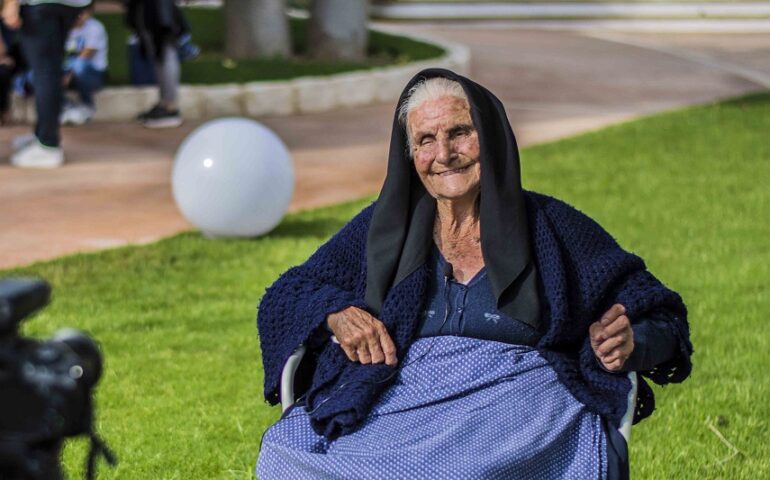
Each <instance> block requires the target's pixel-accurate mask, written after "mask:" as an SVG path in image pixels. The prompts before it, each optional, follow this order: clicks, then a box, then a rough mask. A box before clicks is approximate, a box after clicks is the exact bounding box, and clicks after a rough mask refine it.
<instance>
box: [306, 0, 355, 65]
mask: <svg viewBox="0 0 770 480" xmlns="http://www.w3.org/2000/svg"><path fill="white" fill-rule="evenodd" d="M368 17H369V1H368V0H313V5H312V7H311V13H310V27H309V31H308V42H309V44H308V51H309V52H310V56H311V57H313V58H318V59H325V60H363V59H364V58H366V47H367V44H368V42H369V32H368V31H367V29H366V21H367V19H368Z"/></svg>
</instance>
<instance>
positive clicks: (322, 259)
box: [257, 205, 373, 404]
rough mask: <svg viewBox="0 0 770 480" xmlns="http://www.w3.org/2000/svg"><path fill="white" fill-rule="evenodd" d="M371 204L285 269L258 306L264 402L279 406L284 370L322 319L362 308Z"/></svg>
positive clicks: (363, 304) (320, 323)
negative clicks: (311, 252) (353, 307)
mask: <svg viewBox="0 0 770 480" xmlns="http://www.w3.org/2000/svg"><path fill="white" fill-rule="evenodd" d="M372 210H373V205H372V206H369V207H367V208H366V209H364V210H363V211H362V212H361V213H359V214H358V215H357V216H356V217H355V218H353V220H351V221H350V222H349V223H348V224H347V225H346V226H345V227H343V228H342V230H340V231H339V232H337V234H335V235H334V236H333V237H332V238H331V239H330V240H329V241H328V242H326V243H325V244H324V245H322V246H321V247H320V248H319V249H318V250H317V251H316V252H315V253H314V254H313V255H312V256H311V257H310V258H309V259H308V260H307V261H306V262H305V263H303V264H302V265H299V266H296V267H293V268H291V269H289V270H288V271H287V272H286V273H284V274H283V275H281V276H280V277H279V278H278V280H276V281H275V283H273V285H272V286H270V287H269V288H268V289H267V290H266V291H265V295H264V296H263V297H262V300H261V302H260V304H259V311H258V314H257V329H258V332H259V339H260V346H261V349H262V365H263V367H264V371H265V383H264V393H265V399H266V400H267V401H268V402H270V403H271V404H276V403H278V402H279V401H280V399H279V396H278V392H279V388H280V385H279V383H280V376H281V370H282V368H283V365H284V364H285V363H286V360H287V359H288V358H289V356H290V355H291V354H292V352H293V351H294V350H295V349H296V348H297V346H299V345H300V344H303V343H305V342H307V341H308V339H309V337H310V336H311V335H312V334H313V332H314V331H315V330H316V329H317V328H318V327H319V326H320V325H322V323H323V322H324V321H326V317H327V316H328V315H329V314H331V313H334V312H338V311H340V310H342V309H344V308H346V307H348V306H351V305H353V306H358V307H361V308H364V306H365V303H364V300H363V297H364V284H365V280H366V275H365V268H366V254H365V249H366V235H367V230H368V225H369V221H370V219H371V215H372Z"/></svg>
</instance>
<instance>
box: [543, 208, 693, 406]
mask: <svg viewBox="0 0 770 480" xmlns="http://www.w3.org/2000/svg"><path fill="white" fill-rule="evenodd" d="M540 201H541V204H543V203H544V204H545V205H547V206H546V211H547V212H548V216H549V218H550V219H551V220H552V222H553V224H554V225H556V226H558V227H557V228H556V231H557V235H558V236H559V237H560V238H559V240H560V243H561V245H562V248H563V249H564V251H565V252H567V253H568V254H567V255H565V257H564V261H565V263H566V265H565V267H566V268H565V270H566V277H567V278H566V280H567V283H568V284H569V296H570V297H571V298H570V301H569V304H570V306H571V307H572V308H573V310H572V311H571V312H570V313H571V315H572V317H573V320H574V321H577V322H578V323H579V324H580V328H579V330H578V331H579V332H583V333H582V335H583V339H582V346H581V349H580V354H579V357H580V370H581V374H582V376H583V378H585V379H586V380H588V381H589V383H590V384H591V385H592V387H593V388H594V389H595V390H596V393H597V394H599V396H609V395H610V391H609V390H610V387H609V385H610V384H611V383H612V382H607V380H608V379H607V375H617V374H610V373H607V372H605V371H603V370H602V369H601V368H600V367H599V365H598V363H597V362H596V359H595V355H594V352H593V349H592V348H591V344H590V340H589V339H588V336H587V331H588V326H589V325H590V324H591V323H593V322H594V321H596V320H598V319H599V318H600V317H601V315H602V314H603V313H604V312H605V311H606V310H608V309H609V308H610V307H611V306H612V305H613V304H615V303H620V304H622V305H623V306H625V307H626V312H627V315H628V317H629V319H631V321H632V323H633V322H635V321H636V320H639V319H642V318H645V316H648V315H649V314H651V313H653V312H665V313H666V314H665V315H663V316H661V317H660V318H661V319H664V320H665V322H666V325H667V327H668V328H669V333H670V334H671V336H672V337H673V338H674V339H675V342H676V352H677V353H676V354H675V355H674V356H673V357H672V358H671V359H670V360H668V361H666V362H664V363H663V364H660V365H657V366H655V367H654V368H653V369H652V370H649V371H645V372H637V373H639V374H640V375H642V376H644V377H647V378H649V379H651V380H652V381H654V382H655V383H657V384H660V385H664V384H667V383H678V382H681V381H683V380H684V379H685V378H687V377H688V376H689V374H690V371H691V369H692V364H691V362H690V356H691V354H692V345H691V343H690V339H689V327H688V323H687V308H686V307H685V305H684V302H683V301H682V298H681V297H680V296H679V294H677V293H676V292H674V291H672V290H670V289H669V288H667V287H666V286H665V285H664V284H663V283H662V282H661V281H660V280H658V279H657V278H656V277H655V276H654V275H653V274H652V273H650V272H649V271H648V270H647V267H646V265H645V263H644V261H643V260H642V259H641V258H639V257H638V256H636V255H633V254H631V253H629V252H626V251H625V250H623V249H622V248H621V247H620V246H619V245H618V243H617V242H616V241H615V239H614V238H612V236H611V235H610V234H609V233H607V232H606V231H605V230H604V229H603V228H602V227H601V226H600V225H599V224H598V223H596V222H595V221H594V220H593V219H591V218H590V217H588V216H587V215H585V214H583V213H582V212H580V211H578V210H577V209H575V208H573V207H571V206H569V205H567V204H566V203H564V202H561V201H559V200H556V199H552V198H549V197H544V196H541V197H540ZM574 340H577V339H574ZM639 383H640V385H639V393H638V395H637V411H636V416H635V421H639V420H641V419H642V418H645V417H647V416H649V415H650V414H651V413H652V410H653V409H654V398H653V394H652V390H651V389H650V388H649V386H648V385H646V384H645V383H644V380H642V379H641V378H640V381H639ZM605 385H606V386H608V388H607V390H605V391H602V390H603V387H604V386H605ZM612 388H613V389H614V387H612Z"/></svg>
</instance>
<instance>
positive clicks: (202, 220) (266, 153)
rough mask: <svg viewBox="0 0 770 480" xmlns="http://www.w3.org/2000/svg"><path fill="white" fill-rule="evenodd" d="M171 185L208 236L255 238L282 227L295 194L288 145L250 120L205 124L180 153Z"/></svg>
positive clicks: (180, 204) (184, 209)
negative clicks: (282, 220) (281, 223)
mask: <svg viewBox="0 0 770 480" xmlns="http://www.w3.org/2000/svg"><path fill="white" fill-rule="evenodd" d="M171 186H172V190H173V194H174V200H175V201H176V204H177V206H178V207H179V210H181V212H182V215H184V217H185V218H186V219H187V220H188V221H189V222H190V223H192V224H193V225H195V226H196V227H198V228H199V229H200V230H201V231H202V232H203V234H204V235H206V236H209V237H256V236H259V235H263V234H265V233H267V232H269V231H270V230H272V229H273V228H275V226H276V225H278V223H280V221H281V219H282V218H283V216H284V215H285V214H286V210H287V209H288V208H289V202H290V201H291V196H292V193H293V192H294V169H293V167H292V162H291V156H290V155H289V150H288V149H287V148H286V145H284V143H283V142H282V141H281V139H280V138H278V136H277V135H276V134H275V133H273V132H272V131H271V130H270V129H269V128H267V127H265V126H264V125H262V124H260V123H258V122H256V121H254V120H250V119H248V118H221V119H218V120H212V121H210V122H206V123H204V124H203V125H201V126H200V127H198V128H197V129H195V130H194V131H193V132H192V133H190V135H188V136H187V138H185V140H184V141H183V142H182V144H181V145H180V146H179V149H178V150H177V153H176V158H175V159H174V169H173V172H172V175H171Z"/></svg>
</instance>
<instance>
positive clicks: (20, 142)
mask: <svg viewBox="0 0 770 480" xmlns="http://www.w3.org/2000/svg"><path fill="white" fill-rule="evenodd" d="M36 141H37V137H36V136H35V134H34V133H26V134H24V135H17V136H15V137H13V140H11V149H12V150H13V151H14V152H18V151H19V150H21V149H22V148H24V147H26V146H27V145H32V144H33V143H35V142H36Z"/></svg>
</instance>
